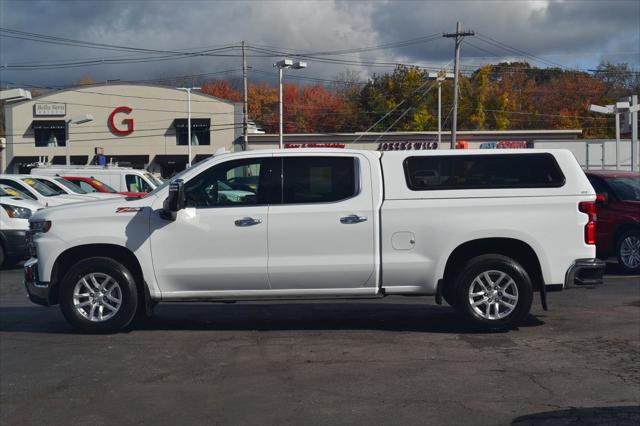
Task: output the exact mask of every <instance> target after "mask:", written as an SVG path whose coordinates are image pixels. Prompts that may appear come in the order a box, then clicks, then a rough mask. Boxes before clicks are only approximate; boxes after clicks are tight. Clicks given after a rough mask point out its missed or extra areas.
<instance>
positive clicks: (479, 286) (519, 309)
mask: <svg viewBox="0 0 640 426" xmlns="http://www.w3.org/2000/svg"><path fill="white" fill-rule="evenodd" d="M455 299H456V301H455V303H454V308H455V309H456V310H457V311H458V312H459V313H460V314H462V315H463V316H464V317H465V318H466V319H467V320H468V321H469V323H470V324H471V325H472V326H473V327H475V328H478V329H484V330H508V329H511V328H513V327H515V326H517V325H518V324H519V323H520V322H521V321H522V320H523V319H524V317H525V316H526V315H527V314H528V313H529V310H530V309H531V302H532V300H533V286H532V284H531V279H530V278H529V275H528V274H527V272H526V271H525V270H524V268H523V267H522V266H521V265H520V264H519V263H518V262H516V261H515V260H513V259H511V258H509V257H506V256H502V255H498V254H489V255H483V256H478V257H475V258H473V259H471V260H470V261H468V262H467V264H466V265H465V266H464V268H463V269H462V272H461V273H460V274H459V275H458V277H457V279H456V285H455Z"/></svg>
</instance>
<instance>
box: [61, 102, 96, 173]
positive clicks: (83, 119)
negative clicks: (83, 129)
mask: <svg viewBox="0 0 640 426" xmlns="http://www.w3.org/2000/svg"><path fill="white" fill-rule="evenodd" d="M90 121H93V116H92V115H91V114H83V115H77V116H75V117H72V118H70V119H68V120H66V122H65V123H66V126H65V127H66V129H65V135H66V139H67V140H66V141H65V143H64V147H65V151H66V157H67V166H70V165H71V154H70V153H69V142H70V140H69V126H70V125H71V124H83V123H88V122H90Z"/></svg>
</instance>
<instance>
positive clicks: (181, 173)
mask: <svg viewBox="0 0 640 426" xmlns="http://www.w3.org/2000/svg"><path fill="white" fill-rule="evenodd" d="M189 170H191V169H188V168H187V169H184V170H183V171H181V172H180V173H178V174H176V175H175V176H172V177H171V179H167V180H165V181H164V182H162V183H161V184H160V185H159V186H157V187H156V189H154V190H153V191H151V192H149V193H147V195H145V196H144V197H142V198H147V197H149V196H153V195H156V194H157V193H158V192H160V191H162V190H163V189H164V188H166V187H167V186H169V184H170V183H171V182H173V181H174V180H176V179H182V176H184V174H185V173H187V172H188V171H189Z"/></svg>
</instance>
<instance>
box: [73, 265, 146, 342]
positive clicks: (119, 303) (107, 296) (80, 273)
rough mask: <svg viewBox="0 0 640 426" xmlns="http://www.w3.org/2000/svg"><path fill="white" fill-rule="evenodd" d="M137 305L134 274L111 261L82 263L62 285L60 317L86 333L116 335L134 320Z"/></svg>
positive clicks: (76, 266)
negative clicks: (62, 316)
mask: <svg viewBox="0 0 640 426" xmlns="http://www.w3.org/2000/svg"><path fill="white" fill-rule="evenodd" d="M137 306H138V292H137V289H136V283H135V280H134V279H133V275H132V274H131V273H130V272H129V270H128V269H127V268H126V267H125V266H124V265H122V264H120V263H118V262H116V261H115V260H113V259H110V258H105V257H92V258H89V259H84V260H81V261H80V262H78V263H76V264H75V265H73V266H72V267H71V269H70V270H69V272H67V274H66V275H65V277H64V278H63V280H62V282H61V287H60V309H61V310H62V314H63V315H64V317H65V318H66V319H67V321H69V323H71V325H73V326H74V327H76V328H77V329H78V330H80V331H82V332H85V333H115V332H117V331H119V330H121V329H123V328H124V327H126V326H127V325H128V324H129V323H130V322H131V320H132V319H133V318H134V316H135V314H136V308H137Z"/></svg>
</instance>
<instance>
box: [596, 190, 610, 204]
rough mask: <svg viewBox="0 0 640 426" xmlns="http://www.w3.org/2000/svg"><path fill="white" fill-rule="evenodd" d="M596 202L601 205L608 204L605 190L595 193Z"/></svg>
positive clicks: (607, 195)
mask: <svg viewBox="0 0 640 426" xmlns="http://www.w3.org/2000/svg"><path fill="white" fill-rule="evenodd" d="M596 204H600V205H601V206H606V205H607V204H609V194H607V193H606V192H602V193H600V194H596Z"/></svg>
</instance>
